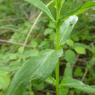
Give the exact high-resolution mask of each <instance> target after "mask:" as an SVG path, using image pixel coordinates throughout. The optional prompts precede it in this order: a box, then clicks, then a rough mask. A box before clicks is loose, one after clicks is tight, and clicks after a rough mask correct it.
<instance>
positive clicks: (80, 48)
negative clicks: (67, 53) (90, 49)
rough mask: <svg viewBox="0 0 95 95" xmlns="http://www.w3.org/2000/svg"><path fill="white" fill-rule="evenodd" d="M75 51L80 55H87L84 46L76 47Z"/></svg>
mask: <svg viewBox="0 0 95 95" xmlns="http://www.w3.org/2000/svg"><path fill="white" fill-rule="evenodd" d="M74 49H75V51H76V52H77V53H78V54H85V53H86V50H85V47H83V46H75V47H74Z"/></svg>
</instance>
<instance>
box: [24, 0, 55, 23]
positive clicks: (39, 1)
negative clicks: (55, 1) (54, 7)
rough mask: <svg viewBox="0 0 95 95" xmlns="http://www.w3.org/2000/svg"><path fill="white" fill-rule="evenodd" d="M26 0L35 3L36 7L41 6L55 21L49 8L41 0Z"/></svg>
mask: <svg viewBox="0 0 95 95" xmlns="http://www.w3.org/2000/svg"><path fill="white" fill-rule="evenodd" d="M25 1H27V2H28V3H30V4H31V5H34V6H35V7H37V8H39V9H40V10H41V11H43V12H44V13H46V14H47V15H48V16H49V17H50V19H51V20H53V21H54V18H53V16H52V14H51V12H50V10H49V8H48V7H47V6H46V5H45V4H44V3H43V2H42V1H41V0H25Z"/></svg>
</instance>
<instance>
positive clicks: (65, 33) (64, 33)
mask: <svg viewBox="0 0 95 95" xmlns="http://www.w3.org/2000/svg"><path fill="white" fill-rule="evenodd" d="M77 21H78V17H77V16H70V17H69V18H68V19H66V20H65V21H64V22H63V24H62V25H61V27H60V44H64V43H66V41H67V40H68V39H69V37H70V34H71V32H72V30H73V28H74V26H75V24H76V23H77Z"/></svg>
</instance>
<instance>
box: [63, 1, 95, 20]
mask: <svg viewBox="0 0 95 95" xmlns="http://www.w3.org/2000/svg"><path fill="white" fill-rule="evenodd" d="M92 7H95V1H88V2H86V3H83V4H81V5H80V6H79V7H77V8H75V9H74V10H70V11H69V12H67V13H65V15H64V16H63V19H65V18H67V17H69V16H71V15H79V14H82V13H84V12H85V11H87V10H88V9H90V8H92Z"/></svg>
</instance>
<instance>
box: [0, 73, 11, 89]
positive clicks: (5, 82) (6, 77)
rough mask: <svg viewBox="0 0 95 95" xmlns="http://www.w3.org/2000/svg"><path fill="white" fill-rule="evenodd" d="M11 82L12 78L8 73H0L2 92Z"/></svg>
mask: <svg viewBox="0 0 95 95" xmlns="http://www.w3.org/2000/svg"><path fill="white" fill-rule="evenodd" d="M9 82H10V76H9V74H8V72H6V71H0V90H1V89H3V90H5V89H6V88H7V87H8V85H9Z"/></svg>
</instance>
